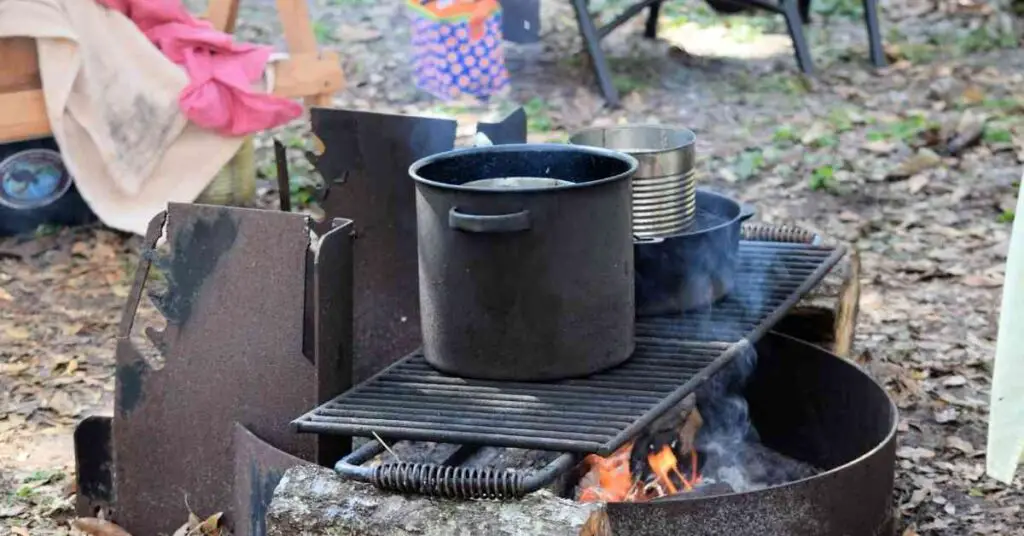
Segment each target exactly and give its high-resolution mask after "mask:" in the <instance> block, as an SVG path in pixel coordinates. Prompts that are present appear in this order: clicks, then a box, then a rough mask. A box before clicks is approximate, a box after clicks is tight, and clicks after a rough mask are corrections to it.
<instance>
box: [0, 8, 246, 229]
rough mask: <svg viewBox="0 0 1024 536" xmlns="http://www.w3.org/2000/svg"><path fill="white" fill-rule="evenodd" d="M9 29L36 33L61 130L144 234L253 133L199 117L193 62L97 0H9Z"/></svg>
mask: <svg viewBox="0 0 1024 536" xmlns="http://www.w3.org/2000/svg"><path fill="white" fill-rule="evenodd" d="M5 36H9V37H15V36H21V37H32V38H35V39H36V44H37V45H36V46H37V48H38V52H39V68H40V73H41V78H42V83H43V93H44V95H45V97H46V112H47V115H48V116H49V120H50V127H51V129H52V130H53V136H54V138H56V140H57V144H58V145H59V146H60V149H61V153H62V154H63V157H64V162H65V164H66V165H67V167H68V171H70V172H71V174H72V176H74V179H75V186H77V188H78V190H79V192H80V193H81V194H82V198H83V199H85V201H86V203H88V204H89V207H90V208H91V209H92V211H93V212H95V213H96V215H97V216H99V218H100V220H102V221H103V223H105V224H107V225H109V226H110V227H113V228H116V229H121V230H124V231H130V232H134V233H138V234H144V233H145V232H146V225H147V223H148V222H149V220H150V219H151V218H152V217H153V216H154V215H155V214H157V213H158V212H160V211H161V210H164V209H165V207H166V206H167V203H168V202H182V203H188V202H192V201H194V200H195V199H196V197H197V196H198V195H199V194H200V193H201V192H202V191H203V189H204V188H206V186H207V184H209V183H210V181H211V180H213V178H214V176H215V175H216V174H217V172H218V171H219V170H220V169H221V167H223V166H224V164H226V163H227V162H228V160H230V159H231V157H232V156H233V155H234V154H235V152H236V151H237V150H238V148H239V146H240V145H241V143H242V141H243V139H244V138H225V137H223V136H221V135H219V134H216V133H214V132H212V131H208V130H204V129H202V128H199V127H197V126H196V125H194V124H191V123H189V122H188V121H187V120H186V119H185V117H184V115H182V113H181V112H180V110H179V109H178V93H180V92H181V90H182V89H183V88H184V87H185V85H186V84H187V83H188V79H187V77H186V75H185V72H184V71H183V70H182V69H181V68H179V67H178V66H177V65H175V64H173V63H171V61H170V60H168V59H167V58H165V57H164V56H163V54H162V53H161V52H160V51H159V50H157V48H156V47H155V46H153V44H152V43H150V42H149V40H148V39H146V37H145V36H144V35H143V34H142V32H140V31H139V30H138V28H136V27H135V24H133V23H132V22H131V21H130V20H128V19H127V18H126V17H124V16H123V15H121V14H120V13H116V12H114V11H111V10H108V9H106V8H104V7H102V6H100V5H99V4H97V3H96V2H95V0H0V37H5ZM0 68H3V66H0Z"/></svg>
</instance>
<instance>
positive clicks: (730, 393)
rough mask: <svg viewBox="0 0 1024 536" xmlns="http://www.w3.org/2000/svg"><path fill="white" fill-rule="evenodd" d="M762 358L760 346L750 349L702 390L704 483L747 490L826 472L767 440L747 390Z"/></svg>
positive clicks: (699, 404)
mask: <svg viewBox="0 0 1024 536" xmlns="http://www.w3.org/2000/svg"><path fill="white" fill-rule="evenodd" d="M756 364H757V352H755V351H754V350H753V349H750V350H749V351H747V352H745V353H744V354H743V355H740V356H737V357H736V359H735V360H734V361H733V362H732V364H731V365H729V366H727V367H725V368H723V369H722V370H721V371H719V372H718V373H717V374H715V375H714V376H713V377H712V378H711V379H710V380H709V381H708V382H707V383H705V384H704V385H703V386H702V387H701V389H700V390H699V391H698V392H697V407H698V409H699V410H700V413H701V416H702V417H703V418H704V426H703V427H702V428H701V430H700V432H699V433H698V435H697V450H698V451H701V452H702V453H704V454H705V456H706V458H705V459H706V460H707V461H706V462H705V464H704V467H702V468H701V473H702V476H703V484H704V485H719V486H721V485H723V484H724V485H727V486H728V487H729V488H731V489H732V491H734V492H745V491H754V490H758V489H763V488H766V487H770V486H775V485H779V484H784V483H787V482H793V481H795V480H801V479H804V478H808V477H811V476H814V475H816V474H818V473H819V472H821V471H820V470H819V469H817V468H816V467H814V466H812V465H810V464H808V463H805V462H802V461H799V460H795V459H793V458H790V457H788V456H786V455H784V454H781V453H779V452H776V451H774V450H772V449H770V448H768V447H767V446H765V445H763V444H762V443H761V441H760V439H759V438H758V434H757V430H756V429H755V428H754V425H753V423H752V422H751V421H750V412H749V407H748V405H747V399H746V398H744V396H743V394H742V393H743V388H744V387H745V386H746V384H747V381H748V380H749V378H750V376H751V374H752V373H753V372H754V368H755V366H756Z"/></svg>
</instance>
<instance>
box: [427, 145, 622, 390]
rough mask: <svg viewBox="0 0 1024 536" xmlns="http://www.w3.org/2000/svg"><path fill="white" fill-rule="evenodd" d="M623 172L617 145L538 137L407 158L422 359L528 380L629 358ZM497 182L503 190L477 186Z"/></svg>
mask: <svg viewBox="0 0 1024 536" xmlns="http://www.w3.org/2000/svg"><path fill="white" fill-rule="evenodd" d="M636 167H637V162H636V160H635V159H633V158H632V157H630V156H628V155H624V154H622V153H618V152H614V151H609V150H606V149H599V148H592V147H576V146H569V145H547V144H536V145H531V144H514V145H499V146H491V147H476V148H471V149H459V150H455V151H449V152H445V153H440V154H436V155H433V156H429V157H427V158H424V159H422V160H419V161H417V162H416V163H414V164H413V165H412V166H411V167H410V168H409V174H410V176H411V177H412V178H413V179H414V180H415V181H416V219H417V233H418V238H419V242H418V248H419V287H420V317H421V326H422V331H423V352H424V355H425V357H426V359H427V361H428V362H429V363H430V364H432V365H433V366H435V367H436V368H438V369H440V370H441V371H443V372H447V373H450V374H456V375H460V376H467V377H472V378H483V379H495V380H525V381H530V380H554V379H561V378H568V377H574V376H585V375H589V374H592V373H594V372H597V371H599V370H602V369H605V368H608V367H612V366H615V365H618V364H620V363H622V362H623V361H625V360H626V359H628V358H629V356H630V354H632V352H633V347H634V343H633V334H634V330H633V318H634V314H635V309H634V286H633V285H634V275H633V244H632V235H631V232H630V225H631V213H630V210H631V209H630V181H629V179H630V177H631V176H632V175H633V173H634V172H635V171H636ZM509 178H516V179H513V180H511V181H509V182H512V183H514V184H513V186H515V187H509V186H510V185H509V184H507V183H506V184H504V185H503V186H505V187H504V188H494V187H493V182H494V181H489V179H499V181H498V182H501V181H502V180H506V181H507V180H508V179H509ZM551 179H555V180H551ZM478 181H485V182H491V183H492V184H491V185H487V184H481V183H480V182H478ZM472 183H475V184H472ZM552 183H557V184H552Z"/></svg>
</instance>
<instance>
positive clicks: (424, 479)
mask: <svg viewBox="0 0 1024 536" xmlns="http://www.w3.org/2000/svg"><path fill="white" fill-rule="evenodd" d="M371 481H372V482H373V484H374V485H375V486H377V487H378V488H380V489H383V490H387V491H394V492H399V493H415V494H419V495H426V496H430V497H444V498H447V499H499V500H508V499H519V498H521V497H523V496H525V495H526V489H525V488H524V486H523V477H522V475H521V474H520V473H519V472H512V471H496V470H494V469H485V468H478V467H452V466H448V465H438V464H433V463H409V462H398V463H387V464H384V465H379V466H377V467H375V468H374V469H373V474H372V476H371Z"/></svg>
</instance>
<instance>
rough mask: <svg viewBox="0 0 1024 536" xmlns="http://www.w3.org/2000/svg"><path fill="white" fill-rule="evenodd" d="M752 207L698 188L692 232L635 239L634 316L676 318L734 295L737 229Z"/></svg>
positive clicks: (749, 215) (737, 252)
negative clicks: (668, 316) (731, 294)
mask: <svg viewBox="0 0 1024 536" xmlns="http://www.w3.org/2000/svg"><path fill="white" fill-rule="evenodd" d="M753 215H754V210H753V208H752V207H750V206H747V205H740V203H738V202H736V201H734V200H732V199H730V198H728V197H726V196H723V195H720V194H716V193H713V192H710V191H707V190H704V189H701V188H698V189H697V221H696V222H695V223H694V225H693V227H692V228H691V230H690V231H688V232H685V233H680V234H677V235H673V236H669V237H665V238H653V239H636V240H634V242H633V257H634V262H635V263H636V314H637V316H658V315H671V314H680V313H682V312H684V311H687V310H690V309H696V308H700V307H705V306H708V305H710V304H712V303H714V302H715V301H718V300H719V299H721V298H723V297H725V296H726V295H727V294H729V293H730V292H732V289H733V286H734V284H735V277H736V259H737V257H738V255H739V244H740V226H741V225H742V224H743V222H744V221H746V220H748V219H750V217H752V216H753Z"/></svg>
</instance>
